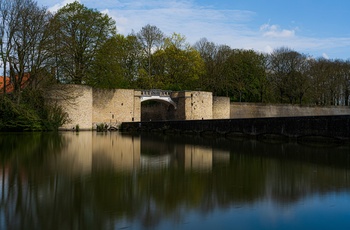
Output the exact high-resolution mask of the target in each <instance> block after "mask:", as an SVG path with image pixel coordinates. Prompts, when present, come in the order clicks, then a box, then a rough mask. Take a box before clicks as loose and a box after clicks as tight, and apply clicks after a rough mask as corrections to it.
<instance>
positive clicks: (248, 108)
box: [230, 103, 350, 118]
mask: <svg viewBox="0 0 350 230" xmlns="http://www.w3.org/2000/svg"><path fill="white" fill-rule="evenodd" d="M230 110H231V111H230V118H259V117H293V116H322V115H350V108H349V107H345V106H329V107H319V106H300V105H270V104H257V103H231V106H230Z"/></svg>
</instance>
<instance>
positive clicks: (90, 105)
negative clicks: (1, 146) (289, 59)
mask: <svg viewBox="0 0 350 230" xmlns="http://www.w3.org/2000/svg"><path fill="white" fill-rule="evenodd" d="M67 95H68V96H67ZM46 99H47V102H49V103H57V104H58V105H61V106H62V107H63V109H64V110H65V111H66V112H67V114H68V116H69V122H68V123H66V124H64V125H63V126H62V127H61V129H63V130H71V129H75V128H76V127H78V126H79V128H80V129H81V130H91V129H95V128H96V126H97V125H98V124H105V125H108V126H111V127H118V126H119V125H120V124H121V123H122V122H130V121H135V122H139V121H141V103H142V102H144V101H148V100H156V101H162V102H166V103H169V104H171V105H173V106H174V110H172V112H173V113H174V114H173V116H172V117H173V119H174V120H201V119H226V118H229V117H230V101H229V98H226V97H213V96H212V93H211V92H203V91H178V92H174V91H165V90H158V89H157V90H154V89H152V90H134V89H93V88H91V87H88V86H82V85H58V86H55V87H54V88H52V89H51V90H50V91H48V93H47V95H46Z"/></svg>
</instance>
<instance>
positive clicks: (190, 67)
mask: <svg viewBox="0 0 350 230" xmlns="http://www.w3.org/2000/svg"><path fill="white" fill-rule="evenodd" d="M0 41H1V43H0V49H1V50H0V51H1V52H0V58H1V61H2V63H4V64H3V65H2V67H3V72H4V75H5V76H8V77H9V78H11V81H10V82H11V84H12V85H13V86H14V88H15V90H17V91H20V89H21V84H22V83H23V76H24V74H26V73H30V76H31V79H34V80H32V82H36V84H37V83H38V82H40V81H42V80H45V79H51V80H52V79H55V80H56V82H58V83H63V84H86V85H90V86H93V87H96V88H138V89H143V88H162V89H170V90H206V91H211V92H213V94H214V95H217V96H227V97H230V98H231V100H232V101H237V102H266V103H267V102H270V103H292V104H295V103H298V104H317V105H349V99H350V81H349V79H350V62H349V61H348V60H347V61H346V60H327V59H323V58H314V57H311V56H309V55H307V54H303V53H299V52H297V51H295V50H292V49H290V48H288V47H280V48H277V49H275V50H274V51H273V52H271V53H261V52H258V51H255V50H246V49H233V48H231V47H229V46H227V45H223V44H215V43H214V42H211V41H208V40H207V39H206V38H202V39H200V40H199V41H198V42H196V43H195V44H193V45H191V44H189V43H188V42H187V41H186V37H185V36H184V35H181V34H179V33H176V32H173V33H172V34H171V35H169V36H168V35H166V34H165V33H163V31H162V30H161V29H160V28H158V27H157V26H155V25H150V24H147V25H145V26H144V27H142V28H141V29H140V31H138V32H132V33H130V34H129V35H122V34H118V33H117V25H116V22H115V21H114V20H113V19H112V18H111V17H109V16H108V15H107V14H103V13H101V12H99V11H97V10H95V9H89V8H87V7H86V6H84V5H83V4H81V3H79V2H77V1H76V2H73V3H70V4H67V5H65V6H64V7H62V8H61V9H59V10H58V11H57V12H56V13H53V14H51V13H49V12H48V11H47V9H46V8H41V7H38V5H37V3H36V2H35V1H34V0H15V1H12V0H0ZM3 88H4V89H3V91H2V92H6V88H5V87H3Z"/></svg>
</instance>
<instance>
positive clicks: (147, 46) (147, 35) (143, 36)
mask: <svg viewBox="0 0 350 230" xmlns="http://www.w3.org/2000/svg"><path fill="white" fill-rule="evenodd" d="M136 36H137V39H138V41H139V43H140V45H141V48H142V53H143V55H144V57H145V59H146V60H147V62H146V64H145V68H144V69H145V70H146V71H147V75H148V78H151V76H152V54H153V53H154V52H156V51H158V50H159V49H160V48H161V46H162V45H163V41H164V34H163V32H162V31H161V30H160V29H159V28H157V27H156V26H151V25H149V24H148V25H146V26H144V27H142V29H141V30H140V32H138V33H137V35H136Z"/></svg>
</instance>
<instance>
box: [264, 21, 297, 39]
mask: <svg viewBox="0 0 350 230" xmlns="http://www.w3.org/2000/svg"><path fill="white" fill-rule="evenodd" d="M260 32H262V33H263V36H264V37H273V38H290V37H294V36H295V30H286V29H281V28H280V27H279V26H278V25H270V24H263V25H262V26H260Z"/></svg>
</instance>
